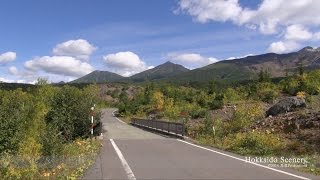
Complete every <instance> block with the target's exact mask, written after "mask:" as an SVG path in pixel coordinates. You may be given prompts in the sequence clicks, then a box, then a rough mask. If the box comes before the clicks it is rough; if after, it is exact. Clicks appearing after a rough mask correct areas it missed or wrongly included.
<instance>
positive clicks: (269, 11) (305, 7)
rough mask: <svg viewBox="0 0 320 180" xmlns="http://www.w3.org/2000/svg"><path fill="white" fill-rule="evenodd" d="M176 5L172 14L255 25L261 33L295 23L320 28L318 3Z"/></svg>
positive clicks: (267, 0)
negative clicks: (178, 13)
mask: <svg viewBox="0 0 320 180" xmlns="http://www.w3.org/2000/svg"><path fill="white" fill-rule="evenodd" d="M178 5H179V7H178V10H176V11H175V12H183V13H186V14H189V15H191V16H192V17H193V18H195V20H197V21H199V22H202V23H205V22H209V21H218V22H225V21H231V22H233V23H234V24H237V25H245V26H246V27H256V26H258V27H259V29H260V32H262V33H264V34H274V33H277V32H279V30H281V29H282V28H283V27H287V26H290V25H294V24H300V25H303V26H318V25H320V16H318V14H319V11H320V1H319V0H295V1H291V0H263V1H262V2H261V3H260V4H259V6H258V7H257V9H249V8H246V7H242V6H241V4H240V3H239V2H238V0H224V1H222V0H215V1H213V0H197V1H194V0H180V1H179V3H178ZM248 25H249V26H248Z"/></svg>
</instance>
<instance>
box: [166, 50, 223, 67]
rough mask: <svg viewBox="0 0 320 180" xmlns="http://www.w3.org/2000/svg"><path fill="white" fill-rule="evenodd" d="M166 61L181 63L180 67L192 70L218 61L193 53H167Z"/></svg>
mask: <svg viewBox="0 0 320 180" xmlns="http://www.w3.org/2000/svg"><path fill="white" fill-rule="evenodd" d="M166 59H168V60H170V61H173V62H177V63H182V65H185V66H188V67H193V68H197V67H202V66H206V65H208V64H212V63H215V62H217V61H218V59H216V58H214V57H203V56H201V55H200V54H195V53H183V54H178V53H169V54H168V55H167V57H166Z"/></svg>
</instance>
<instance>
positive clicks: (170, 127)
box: [131, 118, 185, 136]
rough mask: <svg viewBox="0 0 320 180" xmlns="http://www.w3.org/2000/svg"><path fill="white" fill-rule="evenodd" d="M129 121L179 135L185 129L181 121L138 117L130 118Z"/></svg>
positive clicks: (182, 133) (182, 134)
mask: <svg viewBox="0 0 320 180" xmlns="http://www.w3.org/2000/svg"><path fill="white" fill-rule="evenodd" d="M131 123H132V124H133V125H137V126H141V127H145V128H149V129H154V130H158V131H162V132H165V133H169V134H175V135H179V136H184V131H185V129H184V124H182V123H175V122H167V121H159V120H148V119H138V118H132V119H131Z"/></svg>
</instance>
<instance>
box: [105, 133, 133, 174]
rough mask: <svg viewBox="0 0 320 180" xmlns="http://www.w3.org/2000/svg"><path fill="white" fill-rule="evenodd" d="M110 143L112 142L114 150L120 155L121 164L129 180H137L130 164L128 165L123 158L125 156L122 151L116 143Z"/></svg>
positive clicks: (111, 140)
mask: <svg viewBox="0 0 320 180" xmlns="http://www.w3.org/2000/svg"><path fill="white" fill-rule="evenodd" d="M110 142H111V144H112V146H113V148H114V150H115V151H116V153H117V154H118V157H119V159H120V161H121V164H122V166H123V168H124V170H125V171H126V174H127V176H128V179H129V180H136V177H135V176H134V174H133V172H132V170H131V168H130V166H129V164H128V163H127V161H126V159H125V158H124V157H123V155H122V153H121V151H120V149H119V148H118V146H117V145H116V143H115V142H114V141H113V139H110Z"/></svg>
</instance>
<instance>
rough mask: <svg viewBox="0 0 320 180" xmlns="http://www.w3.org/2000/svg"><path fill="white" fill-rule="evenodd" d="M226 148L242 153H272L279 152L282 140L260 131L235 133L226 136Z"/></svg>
mask: <svg viewBox="0 0 320 180" xmlns="http://www.w3.org/2000/svg"><path fill="white" fill-rule="evenodd" d="M227 139H228V140H227V141H229V142H230V144H229V146H228V147H227V149H228V150H232V151H235V152H237V153H240V154H243V155H272V154H278V153H280V151H281V149H282V148H283V146H282V142H281V141H280V140H279V138H278V137H276V136H274V135H272V134H265V133H261V132H248V133H237V134H235V135H230V136H228V137H227Z"/></svg>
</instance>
